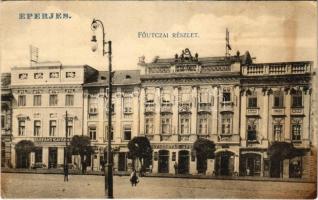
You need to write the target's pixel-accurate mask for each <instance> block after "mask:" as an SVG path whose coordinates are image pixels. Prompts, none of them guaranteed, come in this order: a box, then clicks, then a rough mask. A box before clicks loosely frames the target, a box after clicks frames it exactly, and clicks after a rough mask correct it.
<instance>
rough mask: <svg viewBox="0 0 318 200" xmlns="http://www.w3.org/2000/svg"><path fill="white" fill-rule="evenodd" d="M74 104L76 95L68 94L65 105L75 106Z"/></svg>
mask: <svg viewBox="0 0 318 200" xmlns="http://www.w3.org/2000/svg"><path fill="white" fill-rule="evenodd" d="M73 105H74V95H72V94H67V95H66V96H65V106H73Z"/></svg>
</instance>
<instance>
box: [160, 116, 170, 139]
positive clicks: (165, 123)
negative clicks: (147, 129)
mask: <svg viewBox="0 0 318 200" xmlns="http://www.w3.org/2000/svg"><path fill="white" fill-rule="evenodd" d="M170 133H171V116H170V115H161V134H170Z"/></svg>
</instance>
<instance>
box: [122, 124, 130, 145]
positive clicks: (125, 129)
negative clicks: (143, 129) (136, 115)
mask: <svg viewBox="0 0 318 200" xmlns="http://www.w3.org/2000/svg"><path fill="white" fill-rule="evenodd" d="M128 132H130V138H129V139H127V138H126V133H128ZM131 137H132V127H131V125H124V128H123V139H124V140H125V141H129V140H131Z"/></svg>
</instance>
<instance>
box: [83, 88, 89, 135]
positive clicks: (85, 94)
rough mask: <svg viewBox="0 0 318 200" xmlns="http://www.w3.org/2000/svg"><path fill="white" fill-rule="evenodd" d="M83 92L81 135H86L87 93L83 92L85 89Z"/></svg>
mask: <svg viewBox="0 0 318 200" xmlns="http://www.w3.org/2000/svg"><path fill="white" fill-rule="evenodd" d="M83 92H84V94H83V97H84V100H83V108H82V109H83V123H82V126H83V135H86V134H88V130H87V129H88V128H87V121H88V109H89V108H88V107H89V105H88V94H87V93H86V92H85V90H84V91H83Z"/></svg>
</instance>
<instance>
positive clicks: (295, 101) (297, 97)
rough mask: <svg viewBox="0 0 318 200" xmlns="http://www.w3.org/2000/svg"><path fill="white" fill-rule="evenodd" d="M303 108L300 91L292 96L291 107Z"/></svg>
mask: <svg viewBox="0 0 318 200" xmlns="http://www.w3.org/2000/svg"><path fill="white" fill-rule="evenodd" d="M302 106H303V97H302V93H301V91H298V92H295V93H294V94H292V107H302Z"/></svg>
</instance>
